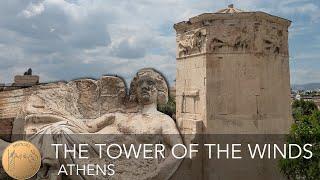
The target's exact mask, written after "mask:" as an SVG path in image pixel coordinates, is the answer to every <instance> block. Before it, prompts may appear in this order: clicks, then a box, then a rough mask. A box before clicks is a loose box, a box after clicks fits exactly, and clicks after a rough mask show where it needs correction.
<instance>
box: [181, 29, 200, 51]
mask: <svg viewBox="0 0 320 180" xmlns="http://www.w3.org/2000/svg"><path fill="white" fill-rule="evenodd" d="M205 37H206V34H205V33H204V32H202V31H201V30H199V31H196V32H195V33H193V34H185V35H183V36H182V37H181V39H180V41H179V43H178V53H179V57H181V56H185V55H190V54H192V53H200V52H201V50H202V47H203V46H204V43H205Z"/></svg>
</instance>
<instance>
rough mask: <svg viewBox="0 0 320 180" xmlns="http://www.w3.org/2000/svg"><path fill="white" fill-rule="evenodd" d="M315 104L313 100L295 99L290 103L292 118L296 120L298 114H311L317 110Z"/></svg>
mask: <svg viewBox="0 0 320 180" xmlns="http://www.w3.org/2000/svg"><path fill="white" fill-rule="evenodd" d="M317 110H318V108H317V105H316V104H315V103H314V102H313V101H305V100H303V99H301V100H295V101H294V102H293V104H292V115H293V118H294V120H297V119H298V118H299V116H303V115H311V114H312V113H313V112H314V111H317Z"/></svg>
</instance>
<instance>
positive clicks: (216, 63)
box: [0, 5, 292, 179]
mask: <svg viewBox="0 0 320 180" xmlns="http://www.w3.org/2000/svg"><path fill="white" fill-rule="evenodd" d="M290 23H291V22H290V21H289V20H286V19H283V18H280V17H276V16H273V15H270V14H267V13H264V12H245V11H242V10H238V9H236V8H234V7H233V6H232V5H231V6H229V7H228V8H226V9H223V10H220V11H218V12H216V13H204V14H201V15H198V16H196V17H192V18H190V19H189V20H188V21H184V22H180V23H177V24H175V25H174V28H175V30H176V32H177V39H176V41H177V53H176V56H177V73H176V86H175V92H176V101H177V106H176V117H177V122H176V124H175V122H174V121H173V120H172V119H171V118H170V117H168V116H166V115H164V114H162V113H160V112H158V111H157V110H156V105H157V103H163V102H166V101H167V98H168V87H167V85H166V82H165V80H164V78H163V77H162V75H161V74H159V73H158V72H156V71H154V70H153V69H143V70H141V71H139V72H138V73H137V75H136V77H135V78H134V80H133V81H132V84H131V86H130V89H129V91H130V92H129V93H127V92H126V87H125V83H124V81H123V80H122V79H121V78H119V77H113V76H103V77H101V78H100V79H99V80H92V79H79V80H74V81H70V82H68V83H65V82H57V83H49V84H45V85H35V86H32V87H29V88H24V89H16V90H12V91H2V92H0V129H3V130H4V131H2V132H3V134H1V138H2V139H4V140H6V141H13V140H16V139H21V138H29V139H30V140H31V141H33V142H35V143H38V144H40V146H41V145H42V143H43V141H42V140H39V139H33V136H24V135H25V134H27V135H34V134H36V135H37V134H38V135H39V134H59V133H61V132H62V134H65V133H66V132H69V133H71V134H74V133H75V134H77V133H80V134H81V133H91V134H160V135H161V136H162V137H165V138H164V139H166V140H167V141H166V143H167V144H168V145H169V146H168V147H170V146H172V145H173V144H174V143H182V141H183V142H184V143H185V144H190V143H199V144H201V143H205V142H209V141H210V138H211V137H212V136H209V135H210V134H236V135H245V134H285V133H287V132H288V130H289V127H290V125H291V123H292V121H291V112H290V81H289V64H288V60H289V55H288V27H289V26H290ZM27 74H28V73H27ZM26 76H30V75H29V74H28V75H26ZM17 81H20V80H19V78H17ZM22 81H23V80H21V82H22ZM146 122H148V123H146ZM179 133H181V134H182V138H183V139H182V138H181V137H180V135H179ZM66 134H68V133H66ZM168 134H178V136H176V137H171V136H166V135H168ZM20 135H22V136H20ZM140 140H141V139H140ZM157 140H158V139H152V138H151V139H145V141H144V140H142V141H140V142H144V143H145V142H151V143H154V142H155V141H157ZM54 141H57V139H55V140H52V139H50V141H48V143H50V142H54ZM58 141H62V139H60V140H59V139H58ZM73 141H77V140H72V141H71V142H73ZM206 153H207V152H205V151H199V153H198V154H197V156H195V157H193V158H192V159H188V160H186V159H185V160H184V161H183V162H182V163H181V161H180V160H173V159H170V158H168V160H171V161H170V163H165V164H166V166H161V168H162V169H161V168H160V170H159V171H156V172H157V173H156V174H150V169H153V170H154V169H157V167H158V165H159V164H157V163H155V162H150V164H151V165H150V167H148V168H149V169H148V168H147V170H146V169H144V170H141V171H136V169H135V168H136V167H134V166H133V165H132V164H127V165H125V166H124V168H128V167H130V168H132V170H133V171H135V173H136V174H135V175H134V172H133V171H131V172H129V174H122V175H120V177H121V178H128V177H131V178H132V177H133V178H137V177H142V176H141V175H142V174H143V177H144V178H145V179H148V178H149V179H150V178H151V177H152V178H155V179H156V178H160V179H168V178H170V177H171V179H181V178H183V179H223V178H224V179H234V178H236V177H242V178H243V179H272V178H276V179H281V176H280V175H279V173H278V172H277V167H276V164H267V163H262V164H258V165H257V164H253V167H246V166H243V164H240V165H239V163H238V164H237V163H235V164H231V165H230V164H228V166H227V167H228V168H225V167H226V164H223V163H221V162H220V164H219V163H217V162H216V161H209V160H208V159H206V158H204V157H206V155H207V154H206ZM167 162H168V161H167ZM180 163H181V165H180ZM240 163H242V162H240ZM47 165H48V164H47ZM179 165H180V166H179ZM178 166H179V168H178ZM47 168H48V169H50V164H49V167H47ZM249 168H250V169H251V170H252V173H251V174H248V169H249ZM48 169H44V170H43V171H40V173H39V176H41V175H48V174H43V173H48V172H51V171H48ZM50 170H52V169H50ZM52 171H53V172H54V171H56V169H53V170H52ZM137 172H139V173H140V172H141V173H140V174H139V173H137ZM263 172H265V173H263ZM130 173H131V174H130Z"/></svg>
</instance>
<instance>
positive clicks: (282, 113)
mask: <svg viewBox="0 0 320 180" xmlns="http://www.w3.org/2000/svg"><path fill="white" fill-rule="evenodd" d="M290 24H291V22H290V21H289V20H286V19H283V18H280V17H277V16H273V15H270V14H267V13H264V12H244V11H241V10H239V9H236V8H234V7H233V5H229V7H228V8H227V9H223V10H220V11H218V12H216V13H204V14H201V15H198V16H196V17H192V18H190V19H189V20H188V21H183V22H180V23H177V24H175V25H174V28H175V30H176V33H177V34H176V41H177V54H176V57H177V73H176V76H177V77H176V101H177V119H178V123H179V127H180V129H181V131H182V132H183V133H197V132H203V133H206V134H231V133H232V134H238V133H240V134H283V133H287V132H288V130H289V127H290V125H291V121H292V120H291V112H290V111H291V110H290V78H289V55H288V27H289V26H290Z"/></svg>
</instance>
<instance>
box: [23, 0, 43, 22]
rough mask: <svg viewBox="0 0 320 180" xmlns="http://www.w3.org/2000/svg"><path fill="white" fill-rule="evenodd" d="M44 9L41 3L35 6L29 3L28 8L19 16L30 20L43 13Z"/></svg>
mask: <svg viewBox="0 0 320 180" xmlns="http://www.w3.org/2000/svg"><path fill="white" fill-rule="evenodd" d="M44 9H45V8H44V5H43V3H41V2H40V3H37V4H34V3H30V4H29V5H28V7H27V8H26V9H25V10H23V11H22V13H21V14H22V15H23V16H24V17H26V18H31V17H33V16H37V15H40V14H41V13H42V12H43V11H44Z"/></svg>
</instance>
